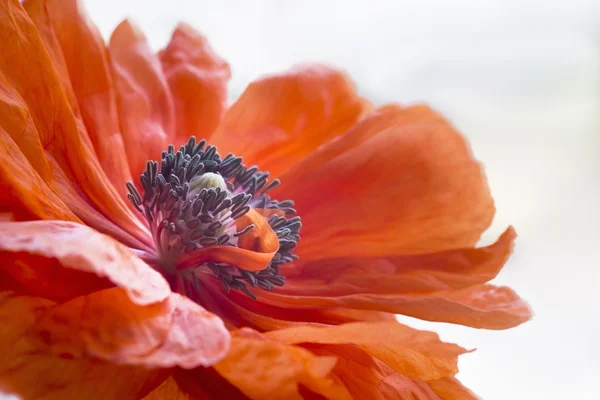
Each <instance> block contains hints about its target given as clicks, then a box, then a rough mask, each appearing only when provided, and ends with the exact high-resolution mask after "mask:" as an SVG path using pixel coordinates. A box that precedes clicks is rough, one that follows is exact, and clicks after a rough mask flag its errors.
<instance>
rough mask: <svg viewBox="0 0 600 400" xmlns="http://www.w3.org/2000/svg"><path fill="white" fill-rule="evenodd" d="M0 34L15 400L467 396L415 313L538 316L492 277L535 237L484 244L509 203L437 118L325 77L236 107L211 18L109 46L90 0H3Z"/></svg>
mask: <svg viewBox="0 0 600 400" xmlns="http://www.w3.org/2000/svg"><path fill="white" fill-rule="evenodd" d="M0 43H2V44H1V47H2V51H1V52H0V215H1V218H0V220H1V222H0V253H1V257H2V258H1V262H0V265H1V268H0V392H2V393H12V394H16V395H18V396H20V397H21V398H23V399H75V398H77V399H80V398H85V399H88V398H101V399H111V398H115V399H129V398H131V399H134V398H146V399H184V398H227V399H230V398H231V399H234V398H252V399H295V398H330V399H414V398H419V399H469V398H474V395H473V394H472V393H471V392H470V391H469V390H468V389H466V388H465V387H463V386H462V384H461V383H459V382H458V381H457V380H456V378H455V375H456V373H457V371H458V370H457V358H458V356H459V355H460V354H462V353H464V352H465V350H464V349H463V348H461V347H459V346H457V345H454V344H450V343H444V342H442V341H440V339H439V337H438V336H437V335H436V334H435V333H432V332H425V331H418V330H416V329H412V328H410V327H407V326H405V325H402V324H400V323H399V322H397V321H396V320H395V318H394V314H404V315H409V316H412V317H416V318H421V319H424V320H428V321H441V322H450V323H456V324H462V325H466V326H471V327H475V328H485V329H506V328H510V327H513V326H516V325H518V324H520V323H522V322H524V321H526V320H528V319H529V318H530V311H529V308H528V306H527V305H526V304H525V303H524V302H523V301H522V300H521V299H520V298H519V297H518V296H517V294H515V293H514V292H513V291H512V290H511V289H509V288H507V287H496V286H494V285H491V284H489V283H487V282H488V281H489V280H491V279H492V278H494V277H495V276H496V275H497V274H498V272H499V271H500V269H501V268H502V266H503V265H504V263H505V262H506V260H507V258H508V257H509V255H510V253H511V251H512V246H513V241H514V239H515V232H514V230H513V229H512V228H508V229H507V230H506V232H505V233H503V234H502V235H501V236H500V238H499V239H498V240H497V241H496V242H495V243H493V244H491V245H489V246H486V247H480V248H476V247H475V245H476V243H477V241H478V239H479V237H480V235H481V233H482V232H483V231H484V230H485V229H486V228H487V227H488V226H489V224H490V222H491V220H492V217H493V215H494V205H493V201H492V198H491V197H490V194H489V190H488V187H487V184H486V181H485V177H484V175H483V173H482V170H481V166H480V164H479V163H478V162H477V161H476V160H475V159H474V158H473V157H472V155H471V152H470V150H469V148H468V145H467V144H466V142H465V140H464V138H463V137H462V136H461V135H460V134H459V133H458V132H457V131H456V130H455V129H454V128H453V127H452V126H451V125H450V124H449V123H448V122H447V121H446V120H444V118H443V117H441V116H440V115H439V114H437V113H436V112H435V111H433V110H432V109H430V108H429V107H427V106H423V105H416V106H402V105H394V104H391V105H386V106H383V107H375V106H374V105H372V104H371V103H369V102H368V101H367V100H365V99H363V98H361V97H360V96H358V94H357V92H356V90H355V88H354V86H353V84H352V83H351V81H350V80H349V78H348V77H347V76H345V75H344V74H343V73H342V72H340V71H337V70H335V69H333V68H329V67H325V66H318V65H308V66H301V67H297V68H295V69H292V70H291V71H288V72H285V73H282V74H279V75H273V76H269V77H266V78H263V79H260V80H258V81H256V82H254V83H252V84H251V85H250V86H249V87H248V88H247V90H246V91H245V92H244V93H243V94H242V95H241V97H240V98H239V99H238V100H237V101H236V102H235V103H234V104H233V105H231V106H230V107H228V106H227V104H226V85H227V80H228V79H229V76H230V70H229V66H228V64H227V63H226V62H225V61H224V60H222V59H221V58H220V57H219V56H218V55H217V54H216V53H215V52H214V51H213V50H212V49H211V47H210V46H209V44H208V43H207V41H206V40H205V39H204V38H203V37H202V36H201V35H200V34H198V33H197V32H195V31H194V30H193V29H192V28H190V27H189V26H187V25H180V26H178V27H177V28H176V30H175V32H174V33H173V36H172V38H171V41H170V42H169V44H168V45H167V46H166V47H165V48H164V49H163V50H161V51H160V52H158V53H155V52H153V51H152V50H151V49H150V47H149V45H148V43H147V41H146V39H145V37H144V35H143V33H142V32H140V30H139V29H138V28H137V27H136V26H135V25H133V24H132V23H130V22H128V21H125V22H123V23H121V24H120V25H119V26H118V27H117V28H116V30H115V31H114V33H113V34H112V37H111V39H110V41H109V42H108V43H105V42H104V41H103V39H102V38H101V36H100V34H99V33H98V30H97V29H96V28H95V27H94V25H93V24H92V22H91V21H90V19H89V18H88V17H87V16H86V14H85V13H84V11H83V10H82V6H81V4H80V3H79V2H77V1H76V0H64V1H51V0H47V1H43V0H32V1H25V2H24V3H23V4H21V3H20V2H19V1H17V0H0ZM242 157H243V158H242ZM266 171H269V173H267V172H266ZM134 177H140V178H139V180H138V179H137V178H135V179H134ZM300 236H302V239H301V240H300Z"/></svg>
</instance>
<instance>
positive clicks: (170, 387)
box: [143, 376, 202, 400]
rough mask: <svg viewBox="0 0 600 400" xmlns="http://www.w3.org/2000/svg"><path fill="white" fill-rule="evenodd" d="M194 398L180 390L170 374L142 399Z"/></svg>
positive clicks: (170, 399) (188, 399) (179, 399)
mask: <svg viewBox="0 0 600 400" xmlns="http://www.w3.org/2000/svg"><path fill="white" fill-rule="evenodd" d="M196 398H197V397H194V396H192V395H190V394H188V393H186V392H184V391H183V390H181V389H180V388H179V385H178V384H177V382H175V379H173V377H172V376H170V377H168V378H167V379H165V381H164V382H163V383H161V384H160V386H158V387H157V388H156V389H154V390H153V391H151V392H150V393H149V394H148V395H147V396H146V397H144V398H143V400H194V399H196ZM200 399H202V397H200Z"/></svg>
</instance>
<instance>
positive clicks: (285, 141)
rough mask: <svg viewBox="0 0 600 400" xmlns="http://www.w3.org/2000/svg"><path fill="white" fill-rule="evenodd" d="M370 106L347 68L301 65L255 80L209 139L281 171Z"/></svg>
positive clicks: (248, 160) (249, 161)
mask: <svg viewBox="0 0 600 400" xmlns="http://www.w3.org/2000/svg"><path fill="white" fill-rule="evenodd" d="M369 108H370V106H369V105H368V103H367V102H366V101H365V100H364V99H362V98H360V97H358V95H357V94H356V89H355V88H354V85H353V84H352V83H351V82H350V80H349V78H348V77H347V76H346V75H345V74H343V73H341V72H339V71H337V70H334V69H332V68H329V67H325V66H318V65H314V66H304V67H297V68H295V69H292V70H291V71H289V72H286V73H283V74H279V75H274V76H269V77H266V78H263V79H260V80H258V81H256V82H253V83H251V84H250V86H248V88H247V89H246V91H245V92H244V93H243V94H242V95H241V97H240V98H239V99H238V100H237V101H236V102H235V104H233V105H232V106H231V107H230V108H229V109H228V110H227V112H226V113H225V115H224V117H223V121H222V123H221V125H220V126H219V128H218V129H217V131H216V132H215V133H214V135H213V137H212V138H211V142H212V143H213V144H215V145H217V146H218V147H219V149H220V150H221V151H222V152H224V153H226V152H232V153H234V154H238V155H243V157H244V161H245V163H246V164H247V165H250V164H257V165H259V166H260V168H261V169H262V170H266V171H270V172H271V173H272V174H273V175H275V176H279V175H281V174H282V173H284V172H285V171H286V170H287V169H288V168H289V167H290V166H291V165H293V164H294V163H296V162H297V161H298V160H300V159H302V158H303V157H305V156H306V155H308V154H309V153H311V152H312V151H313V150H315V149H316V148H317V147H318V146H319V145H321V144H322V143H325V142H327V141H328V140H330V139H332V138H333V137H335V136H337V135H340V134H342V133H343V132H344V131H346V130H347V129H348V128H349V127H351V126H352V125H353V124H354V123H355V122H356V121H357V120H358V119H359V118H360V117H361V116H362V115H363V114H364V113H365V112H366V111H367V110H368V109H369Z"/></svg>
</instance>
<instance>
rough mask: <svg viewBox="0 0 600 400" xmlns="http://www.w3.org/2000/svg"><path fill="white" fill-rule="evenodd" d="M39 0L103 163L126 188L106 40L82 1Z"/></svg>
mask: <svg viewBox="0 0 600 400" xmlns="http://www.w3.org/2000/svg"><path fill="white" fill-rule="evenodd" d="M36 3H38V4H40V7H42V8H43V9H44V10H45V11H46V12H47V13H48V17H49V22H50V23H51V26H52V28H53V31H54V33H55V35H56V39H57V40H58V43H59V45H60V48H61V50H62V54H63V56H64V62H65V65H66V67H67V68H68V74H69V75H68V76H69V79H70V84H71V86H72V90H73V92H74V96H76V100H77V104H78V106H79V109H80V112H81V116H82V118H83V121H84V123H85V126H86V128H87V131H88V133H89V135H90V138H91V140H92V143H93V145H94V148H95V150H96V154H97V155H98V159H99V161H100V164H101V165H102V168H103V169H104V171H105V172H106V175H107V176H108V178H109V179H110V181H111V182H112V183H113V184H114V185H115V187H116V188H124V187H125V183H126V182H128V181H131V180H132V179H131V173H130V171H129V165H128V164H127V158H126V156H125V148H124V144H123V138H122V136H121V133H120V128H119V118H118V115H117V106H116V99H115V90H114V87H113V82H112V77H111V74H110V70H109V68H110V65H109V62H108V59H107V49H106V46H105V44H104V40H103V39H102V36H101V35H100V32H99V31H98V29H97V28H96V26H95V25H94V24H93V23H92V22H91V20H90V19H89V18H88V16H87V15H86V13H85V11H84V9H83V5H82V4H81V2H80V1H79V0H68V1H61V2H52V1H50V2H48V1H36ZM28 12H29V14H30V15H31V11H30V10H29V9H28Z"/></svg>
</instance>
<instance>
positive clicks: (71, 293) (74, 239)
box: [0, 221, 171, 305]
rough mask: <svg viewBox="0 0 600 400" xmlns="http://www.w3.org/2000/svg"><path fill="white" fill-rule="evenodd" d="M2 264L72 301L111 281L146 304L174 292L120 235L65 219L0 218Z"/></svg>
mask: <svg viewBox="0 0 600 400" xmlns="http://www.w3.org/2000/svg"><path fill="white" fill-rule="evenodd" d="M0 254H1V256H2V259H3V262H2V265H1V266H0V268H2V269H3V270H4V271H6V272H8V273H9V274H10V275H11V276H13V277H14V278H15V279H16V280H17V281H19V282H20V283H21V284H22V285H23V286H24V287H26V288H27V289H28V290H29V291H30V292H31V293H33V294H34V295H37V296H42V297H45V298H49V299H52V300H57V301H59V300H68V299H72V298H74V297H77V296H81V295H85V294H89V293H91V292H93V291H94V290H99V289H103V288H106V287H109V286H111V285H116V286H119V287H122V288H124V289H125V291H126V292H127V294H128V296H129V298H130V299H131V301H133V302H134V303H136V304H139V305H147V304H151V303H157V302H160V301H163V300H165V299H166V298H167V297H168V296H169V295H170V293H171V289H170V288H169V285H168V284H167V282H166V281H165V280H164V278H163V277H162V276H161V275H160V274H159V273H158V272H156V271H155V270H153V269H152V268H150V267H149V266H148V265H147V264H146V263H145V262H144V261H142V260H141V259H139V258H138V257H137V256H135V255H134V254H133V253H132V252H131V251H130V250H129V249H127V248H126V247H125V246H123V245H122V244H121V243H119V242H117V241H116V240H114V239H112V238H110V237H108V236H105V235H102V234H101V233H98V232H96V231H94V230H93V229H91V228H89V227H87V226H85V225H81V224H76V223H72V222H66V221H31V222H1V223H0Z"/></svg>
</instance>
